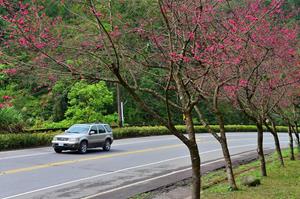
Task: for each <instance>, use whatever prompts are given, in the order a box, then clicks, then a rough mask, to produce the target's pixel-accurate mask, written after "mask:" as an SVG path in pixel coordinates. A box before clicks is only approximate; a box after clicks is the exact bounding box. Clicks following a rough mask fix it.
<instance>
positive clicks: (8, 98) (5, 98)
mask: <svg viewBox="0 0 300 199" xmlns="http://www.w3.org/2000/svg"><path fill="white" fill-rule="evenodd" d="M2 99H4V100H10V99H11V97H10V96H8V95H4V96H3V97H2Z"/></svg>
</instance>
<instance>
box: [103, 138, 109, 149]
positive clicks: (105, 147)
mask: <svg viewBox="0 0 300 199" xmlns="http://www.w3.org/2000/svg"><path fill="white" fill-rule="evenodd" d="M103 150H104V151H109V150H110V140H109V139H107V140H105V143H104V146H103Z"/></svg>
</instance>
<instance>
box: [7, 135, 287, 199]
mask: <svg viewBox="0 0 300 199" xmlns="http://www.w3.org/2000/svg"><path fill="white" fill-rule="evenodd" d="M282 143H288V141H284V142H282ZM272 144H274V143H273V142H272V143H264V145H272ZM247 146H256V144H247V145H238V146H233V147H229V149H234V148H242V147H247ZM216 151H222V149H215V150H210V151H205V152H202V153H200V155H203V154H207V153H212V152H216ZM236 155H239V154H236ZM232 156H235V155H232ZM187 157H190V156H189V155H185V156H180V157H176V158H170V159H166V160H162V161H158V162H152V163H149V164H143V165H138V166H134V167H128V168H124V169H120V170H117V171H112V172H108V173H104V174H99V175H95V176H90V177H86V178H81V179H77V180H73V181H68V182H65V183H60V184H56V185H52V186H48V187H44V188H41V189H36V190H32V191H28V192H24V193H20V194H16V195H12V196H8V197H5V198H2V199H11V198H16V197H19V196H24V195H28V194H32V193H36V192H40V191H44V190H48V189H52V188H57V187H61V186H65V185H69V184H73V183H77V182H82V181H85V180H91V179H95V178H99V177H103V176H107V175H111V174H115V173H120V172H124V171H128V170H132V169H137V168H141V167H146V166H151V165H156V164H161V163H164V162H169V161H173V160H178V159H183V158H187ZM222 158H223V157H222ZM205 164H208V163H205ZM202 165H203V164H202ZM189 169H190V168H189Z"/></svg>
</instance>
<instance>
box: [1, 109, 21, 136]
mask: <svg viewBox="0 0 300 199" xmlns="http://www.w3.org/2000/svg"><path fill="white" fill-rule="evenodd" d="M23 128H24V123H23V120H22V115H21V114H20V113H19V112H18V111H17V110H16V109H15V108H13V107H7V108H0V131H2V132H20V131H23Z"/></svg>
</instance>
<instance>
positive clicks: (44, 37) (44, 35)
mask: <svg viewBox="0 0 300 199" xmlns="http://www.w3.org/2000/svg"><path fill="white" fill-rule="evenodd" d="M40 36H41V38H43V39H46V38H47V37H48V34H46V33H41V35H40Z"/></svg>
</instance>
